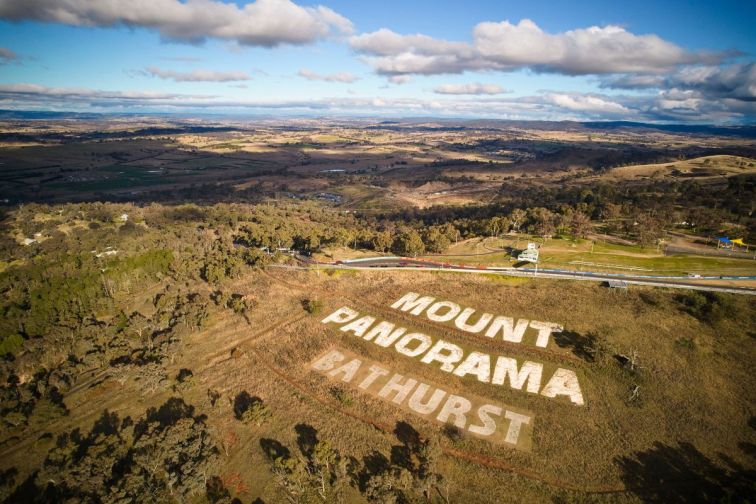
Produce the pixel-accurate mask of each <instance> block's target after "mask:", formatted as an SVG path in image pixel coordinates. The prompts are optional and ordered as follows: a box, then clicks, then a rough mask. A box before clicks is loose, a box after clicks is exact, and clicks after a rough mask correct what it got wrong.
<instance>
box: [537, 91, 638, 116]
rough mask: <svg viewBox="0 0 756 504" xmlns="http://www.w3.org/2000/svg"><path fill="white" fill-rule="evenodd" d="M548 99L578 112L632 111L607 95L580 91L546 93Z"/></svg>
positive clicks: (613, 112)
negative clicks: (602, 95)
mask: <svg viewBox="0 0 756 504" xmlns="http://www.w3.org/2000/svg"><path fill="white" fill-rule="evenodd" d="M545 98H546V100H548V101H549V102H551V103H553V104H554V105H557V106H558V107H560V108H563V109H567V110H574V111H577V112H590V113H602V114H620V115H625V114H628V113H630V109H628V108H627V107H625V106H623V105H621V104H619V103H617V102H616V101H612V100H610V99H608V98H606V97H600V96H595V95H588V94H578V93H570V94H566V93H548V94H546V95H545Z"/></svg>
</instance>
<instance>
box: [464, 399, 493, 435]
mask: <svg viewBox="0 0 756 504" xmlns="http://www.w3.org/2000/svg"><path fill="white" fill-rule="evenodd" d="M489 415H496V416H499V415H501V407H499V406H494V405H493V404H484V405H483V406H481V407H480V408H478V418H480V419H481V420H483V425H471V426H470V427H468V428H467V430H469V431H470V432H472V433H473V434H478V435H480V436H490V435H491V434H493V433H494V432H496V422H494V420H493V418H491V417H490V416H489Z"/></svg>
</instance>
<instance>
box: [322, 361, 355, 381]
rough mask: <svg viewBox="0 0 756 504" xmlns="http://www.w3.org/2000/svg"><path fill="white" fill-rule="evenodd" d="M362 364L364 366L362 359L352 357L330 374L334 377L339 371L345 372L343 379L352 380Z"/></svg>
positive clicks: (329, 374)
mask: <svg viewBox="0 0 756 504" xmlns="http://www.w3.org/2000/svg"><path fill="white" fill-rule="evenodd" d="M360 366H362V361H361V360H360V359H352V360H350V361H349V362H347V363H346V364H344V365H343V366H339V367H337V368H336V369H334V370H333V371H330V372H329V373H328V376H330V377H332V378H333V377H334V376H336V375H337V374H339V373H344V376H342V377H341V381H343V382H350V381H352V378H354V375H355V374H356V373H357V371H359V369H360Z"/></svg>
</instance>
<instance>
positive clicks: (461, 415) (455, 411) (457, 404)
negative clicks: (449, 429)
mask: <svg viewBox="0 0 756 504" xmlns="http://www.w3.org/2000/svg"><path fill="white" fill-rule="evenodd" d="M470 408H472V404H470V401H468V400H467V399H465V398H464V397H461V396H458V395H454V394H450V395H449V398H448V399H447V400H446V403H444V407H443V408H441V411H440V412H439V413H438V416H437V417H436V420H438V421H439V422H442V423H446V421H447V420H449V417H450V416H452V415H454V422H453V424H454V426H455V427H457V428H459V429H464V428H465V424H466V423H467V417H466V416H465V413H467V412H468V411H470Z"/></svg>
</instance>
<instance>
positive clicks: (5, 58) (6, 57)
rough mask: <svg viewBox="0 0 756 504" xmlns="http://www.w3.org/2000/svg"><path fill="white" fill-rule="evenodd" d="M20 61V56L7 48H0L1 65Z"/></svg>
mask: <svg viewBox="0 0 756 504" xmlns="http://www.w3.org/2000/svg"><path fill="white" fill-rule="evenodd" d="M17 59H18V54H16V53H15V52H13V51H11V50H10V49H8V48H7V47H0V65H4V64H5V63H10V62H11V61H16V60H17Z"/></svg>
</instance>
